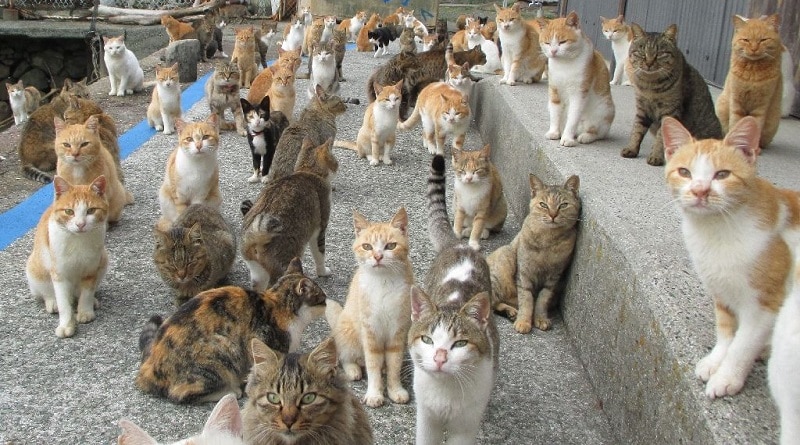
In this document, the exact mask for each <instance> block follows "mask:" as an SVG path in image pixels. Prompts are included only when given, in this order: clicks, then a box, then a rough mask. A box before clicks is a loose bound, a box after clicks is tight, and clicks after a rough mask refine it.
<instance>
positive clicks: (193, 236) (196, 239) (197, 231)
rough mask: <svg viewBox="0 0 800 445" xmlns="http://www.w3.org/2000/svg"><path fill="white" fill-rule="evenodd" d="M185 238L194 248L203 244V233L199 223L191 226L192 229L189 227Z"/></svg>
mask: <svg viewBox="0 0 800 445" xmlns="http://www.w3.org/2000/svg"><path fill="white" fill-rule="evenodd" d="M187 236H188V237H189V240H190V241H191V242H192V244H194V245H195V246H198V245H201V244H203V232H202V227H201V226H200V222H199V221H198V222H196V223H194V224H192V227H190V228H189V231H188V232H187Z"/></svg>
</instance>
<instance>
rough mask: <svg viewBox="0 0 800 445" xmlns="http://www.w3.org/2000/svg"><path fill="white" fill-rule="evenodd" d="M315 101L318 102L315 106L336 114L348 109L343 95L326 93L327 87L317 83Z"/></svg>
mask: <svg viewBox="0 0 800 445" xmlns="http://www.w3.org/2000/svg"><path fill="white" fill-rule="evenodd" d="M314 102H315V104H316V105H315V106H318V107H319V108H320V109H322V110H325V111H327V112H328V113H331V114H333V115H335V116H338V115H340V114H343V113H344V112H345V111H347V106H346V105H345V104H344V102H342V98H341V97H339V96H337V95H335V94H328V93H326V92H325V89H324V88H322V87H321V86H320V85H317V86H316V88H315V89H314Z"/></svg>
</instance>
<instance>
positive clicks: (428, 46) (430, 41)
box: [422, 34, 444, 52]
mask: <svg viewBox="0 0 800 445" xmlns="http://www.w3.org/2000/svg"><path fill="white" fill-rule="evenodd" d="M442 42H444V40H442V39H441V38H440V37H439V36H438V35H436V34H428V35H427V36H425V37H423V38H422V52H425V51H430V50H432V49H434V48H437V47H439V46H442ZM442 47H444V46H442Z"/></svg>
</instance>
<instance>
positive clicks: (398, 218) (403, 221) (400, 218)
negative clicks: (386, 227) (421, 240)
mask: <svg viewBox="0 0 800 445" xmlns="http://www.w3.org/2000/svg"><path fill="white" fill-rule="evenodd" d="M391 224H392V227H395V228H398V229H400V231H401V232H403V235H406V234H407V233H408V232H407V230H408V213H407V212H406V208H405V207H400V208H399V209H398V210H397V213H395V214H394V217H392V222H391Z"/></svg>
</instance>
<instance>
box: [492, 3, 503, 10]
mask: <svg viewBox="0 0 800 445" xmlns="http://www.w3.org/2000/svg"><path fill="white" fill-rule="evenodd" d="M492 6H494V10H495V11H497V12H502V11H503V8H501V7H499V6H497V4H496V3H495V4H493V5H492Z"/></svg>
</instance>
